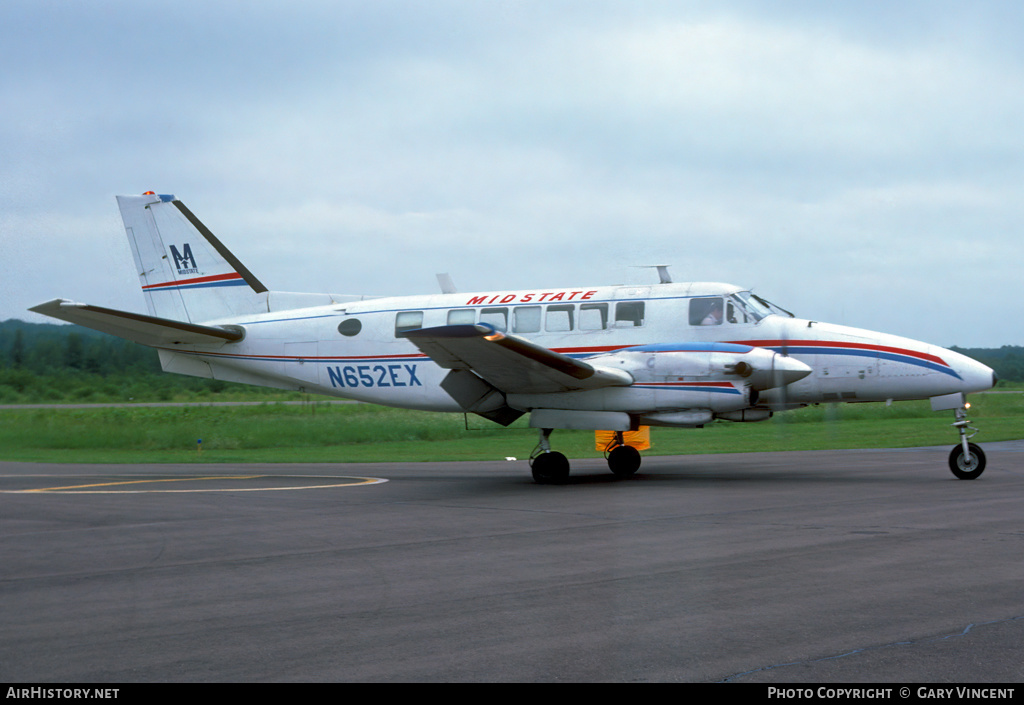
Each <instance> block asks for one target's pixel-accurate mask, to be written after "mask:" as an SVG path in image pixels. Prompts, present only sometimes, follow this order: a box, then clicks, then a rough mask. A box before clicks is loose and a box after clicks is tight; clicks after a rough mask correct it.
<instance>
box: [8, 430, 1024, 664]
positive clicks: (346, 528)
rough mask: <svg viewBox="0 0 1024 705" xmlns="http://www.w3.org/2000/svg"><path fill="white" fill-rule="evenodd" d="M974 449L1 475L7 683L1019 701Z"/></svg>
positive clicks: (1020, 619) (996, 550) (1023, 604)
mask: <svg viewBox="0 0 1024 705" xmlns="http://www.w3.org/2000/svg"><path fill="white" fill-rule="evenodd" d="M983 447H984V448H985V450H986V452H987V454H988V469H987V470H986V471H985V474H984V475H983V476H982V477H981V478H979V479H978V480H975V481H958V480H956V479H954V478H953V476H952V475H951V474H950V472H949V470H948V469H947V468H946V455H947V453H948V451H949V449H948V448H924V449H905V450H889V451H881V450H871V451H821V452H803V453H758V454H735V455H701V456H687V457H646V458H645V459H644V465H643V467H642V468H641V472H640V474H638V475H637V476H636V477H633V478H629V479H618V478H615V477H614V476H612V475H611V474H610V473H608V472H607V470H606V468H605V466H604V463H603V461H600V460H593V461H575V462H574V463H573V476H572V478H571V481H570V482H569V484H567V485H564V486H540V485H535V484H533V482H532V480H531V479H530V475H529V471H528V470H527V469H526V465H525V463H524V462H523V461H519V462H493V463H480V462H477V463H473V462H470V463H445V464H437V463H424V464H358V465H357V464H337V465H308V464H304V465H298V464H296V465H256V466H254V465H245V466H237V465H236V466H232V465H180V466H166V465H163V466H124V465H104V466H99V465H74V466H69V465H48V464H28V463H0V508H2V511H0V565H2V569H0V570H2V573H0V680H2V681H6V682H20V683H27V682H30V683H42V682H72V681H73V682H104V681H108V682H131V681H208V682H213V681H704V682H707V681H710V682H717V681H732V682H801V681H803V682H807V681H811V682H838V681H842V682H854V681H870V682H902V683H916V682H1014V681H1020V680H1022V679H1024V665H1022V664H1024V661H1022V659H1021V657H1020V651H1019V645H1020V644H1021V643H1024V558H1022V556H1024V522H1022V518H1021V517H1022V508H1024V505H1022V497H1024V442H1008V443H990V444H984V445H983ZM382 480H386V482H384V481H382Z"/></svg>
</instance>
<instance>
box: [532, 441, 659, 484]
mask: <svg viewBox="0 0 1024 705" xmlns="http://www.w3.org/2000/svg"><path fill="white" fill-rule="evenodd" d="M551 430H552V429H550V428H542V429H541V430H540V441H539V442H538V443H537V448H536V449H534V451H533V453H532V454H531V455H530V472H532V473H533V479H534V482H536V483H537V484H539V485H561V484H563V483H565V482H566V481H567V480H568V479H569V459H568V458H566V457H565V456H564V455H562V454H561V453H559V452H558V451H554V450H551V442H550V438H551ZM605 457H606V458H607V459H608V468H609V469H610V470H611V471H612V472H613V473H615V474H616V475H618V476H619V477H628V476H630V475H633V474H634V473H636V471H637V470H638V469H640V451H638V450H637V449H636V448H634V447H633V446H627V445H625V444H623V442H622V433H616V434H615V441H613V442H612V443H611V444H610V445H609V446H608V448H606V449H605Z"/></svg>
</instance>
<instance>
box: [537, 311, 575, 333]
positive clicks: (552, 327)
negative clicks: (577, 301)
mask: <svg viewBox="0 0 1024 705" xmlns="http://www.w3.org/2000/svg"><path fill="white" fill-rule="evenodd" d="M575 313H576V306H574V305H573V304H559V305H557V306H548V315H547V318H546V319H545V320H544V330H546V331H548V332H549V333H563V332H565V331H570V330H572V327H573V318H575Z"/></svg>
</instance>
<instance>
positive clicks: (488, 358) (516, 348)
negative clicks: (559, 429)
mask: <svg viewBox="0 0 1024 705" xmlns="http://www.w3.org/2000/svg"><path fill="white" fill-rule="evenodd" d="M405 337H407V338H408V339H409V340H410V341H411V342H412V343H413V344H414V345H415V346H416V347H417V348H419V349H420V351H421V352H423V353H424V354H425V355H427V356H428V357H430V359H432V360H433V361H434V362H436V363H437V364H438V365H440V366H441V367H443V368H445V369H450V370H468V371H471V372H473V373H475V374H476V375H478V376H479V377H480V378H481V379H483V380H484V381H486V382H487V383H488V384H490V385H491V386H492V387H494V388H495V389H497V390H498V391H500V392H502V393H505V394H551V393H557V392H571V391H581V390H587V389H601V388H603V387H628V386H629V385H631V384H633V381H634V380H633V376H632V375H631V374H629V373H628V372H625V371H623V370H618V369H614V368H611V367H603V366H600V365H591V364H588V363H587V362H584V361H582V360H575V359H573V358H571V357H569V356H567V355H563V354H561V353H557V352H555V351H554V350H550V349H548V348H545V347H543V346H541V345H537V344H536V343H531V342H530V341H528V340H524V339H523V338H519V337H516V336H512V335H507V334H505V333H502V332H500V331H497V330H495V329H494V328H492V327H490V326H488V325H484V324H478V325H455V326H439V327H436V328H422V329H419V330H414V331H407V332H406V333H405Z"/></svg>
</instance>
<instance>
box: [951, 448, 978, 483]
mask: <svg viewBox="0 0 1024 705" xmlns="http://www.w3.org/2000/svg"><path fill="white" fill-rule="evenodd" d="M967 451H968V456H967V457H966V458H965V457H964V448H963V445H955V446H953V450H951V451H950V452H949V469H950V470H952V471H953V474H954V475H956V476H957V479H960V480H974V479H976V478H977V477H978V476H979V475H981V473H983V472H985V451H983V450H982V449H981V447H980V446H978V445H975V444H974V443H968V444H967Z"/></svg>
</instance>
